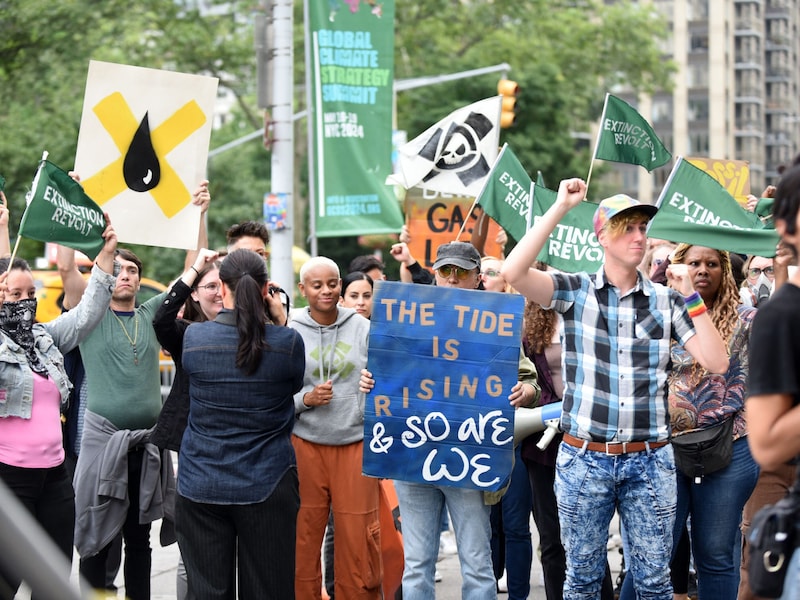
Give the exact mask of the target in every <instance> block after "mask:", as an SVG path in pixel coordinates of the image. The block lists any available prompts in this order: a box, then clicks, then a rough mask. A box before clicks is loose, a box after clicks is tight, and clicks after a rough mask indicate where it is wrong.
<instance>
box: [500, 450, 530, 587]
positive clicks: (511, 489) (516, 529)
mask: <svg viewBox="0 0 800 600" xmlns="http://www.w3.org/2000/svg"><path fill="white" fill-rule="evenodd" d="M532 508H533V498H532V496H531V486H530V483H529V481H528V472H527V471H526V469H525V463H523V462H522V456H521V455H520V447H519V446H517V447H516V449H515V451H514V469H513V470H512V471H511V483H510V484H509V486H508V490H506V493H505V494H503V498H502V500H500V502H498V503H497V504H495V505H494V506H492V508H491V524H492V564H493V565H494V574H495V577H497V578H499V577H500V576H501V575H502V574H503V568H504V567H505V569H506V580H507V582H508V600H525V599H526V598H527V597H528V594H530V591H531V582H530V579H531V563H532V562H533V546H532V544H531V526H530V522H531V511H532Z"/></svg>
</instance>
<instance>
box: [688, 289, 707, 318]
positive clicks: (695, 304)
mask: <svg viewBox="0 0 800 600" xmlns="http://www.w3.org/2000/svg"><path fill="white" fill-rule="evenodd" d="M683 301H684V303H685V304H686V310H688V311H689V316H690V317H692V318H693V319H694V318H695V317H699V316H700V315H702V314H703V313H704V312H706V311H707V310H708V307H707V306H706V303H705V302H703V299H702V298H701V297H700V294H698V293H697V292H696V291H695V292H693V293H692V294H690V295H688V296H684V297H683Z"/></svg>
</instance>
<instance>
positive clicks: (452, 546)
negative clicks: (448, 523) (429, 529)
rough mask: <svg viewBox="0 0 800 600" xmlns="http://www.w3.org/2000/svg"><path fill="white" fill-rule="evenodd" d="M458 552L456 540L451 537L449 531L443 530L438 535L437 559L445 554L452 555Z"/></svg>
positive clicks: (440, 558)
mask: <svg viewBox="0 0 800 600" xmlns="http://www.w3.org/2000/svg"><path fill="white" fill-rule="evenodd" d="M457 552H458V548H457V547H456V541H455V539H453V534H452V533H450V532H449V531H443V532H442V533H441V535H440V536H439V560H442V559H443V558H444V557H445V556H452V555H453V554H456V553H457Z"/></svg>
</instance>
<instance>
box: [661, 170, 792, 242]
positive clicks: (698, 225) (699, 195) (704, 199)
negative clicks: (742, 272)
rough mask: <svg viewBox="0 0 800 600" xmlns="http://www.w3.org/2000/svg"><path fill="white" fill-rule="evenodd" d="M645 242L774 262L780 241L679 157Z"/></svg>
mask: <svg viewBox="0 0 800 600" xmlns="http://www.w3.org/2000/svg"><path fill="white" fill-rule="evenodd" d="M657 206H658V213H656V216H655V217H653V219H652V220H651V221H650V223H649V225H648V230H647V235H648V236H649V237H653V238H658V239H662V240H669V241H671V242H685V243H687V244H695V245H698V246H706V247H708V248H714V249H716V250H728V251H730V252H738V253H741V254H754V255H757V256H767V257H771V256H775V248H776V246H777V244H778V241H779V236H778V234H777V232H776V231H775V230H774V229H770V228H768V227H767V226H766V225H765V224H764V223H763V222H762V221H761V219H760V218H759V217H758V215H756V214H754V213H751V212H748V211H746V210H745V209H744V208H742V206H741V205H740V204H739V203H738V202H736V200H735V199H734V197H733V196H731V195H730V194H729V193H728V191H727V190H726V189H725V188H724V187H722V186H721V185H720V184H719V182H718V181H716V180H715V179H714V178H713V177H711V176H710V175H708V173H706V172H704V171H703V170H702V169H698V168H697V167H695V166H694V165H693V164H691V163H690V162H688V161H686V160H684V159H683V157H679V158H678V161H677V162H676V163H675V167H674V168H673V169H672V173H670V176H669V179H667V183H666V185H665V186H664V189H663V190H661V195H660V196H659V197H658V202H657Z"/></svg>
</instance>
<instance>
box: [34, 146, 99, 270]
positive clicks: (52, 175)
mask: <svg viewBox="0 0 800 600" xmlns="http://www.w3.org/2000/svg"><path fill="white" fill-rule="evenodd" d="M105 228H106V222H105V218H104V217H103V211H102V210H101V209H100V207H99V206H97V204H95V202H94V201H93V200H92V199H91V198H89V196H87V195H86V193H85V192H84V191H83V188H82V187H81V185H80V184H79V183H78V182H77V181H75V180H73V179H72V178H71V177H70V176H69V175H68V174H67V173H65V172H64V171H62V170H61V169H59V168H58V167H57V166H56V165H54V164H53V163H51V162H49V161H46V160H43V161H42V162H41V163H40V165H39V170H38V171H37V173H36V177H35V178H34V180H33V186H32V189H31V191H30V195H29V198H28V206H27V208H26V209H25V214H23V215H22V221H21V222H20V225H19V235H21V236H23V237H27V238H31V239H34V240H39V241H42V242H53V243H56V244H61V245H62V246H68V247H69V248H74V249H76V250H80V251H81V252H83V253H84V254H86V256H88V257H89V258H91V259H92V260H94V258H95V257H96V256H97V255H98V254H99V253H100V250H102V249H103V245H104V244H105V241H104V240H103V231H104V230H105Z"/></svg>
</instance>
